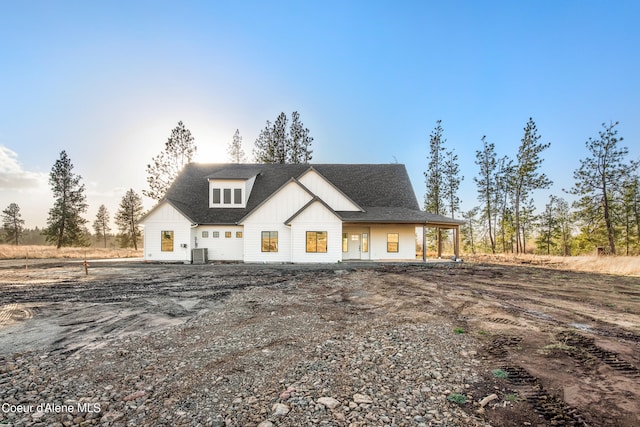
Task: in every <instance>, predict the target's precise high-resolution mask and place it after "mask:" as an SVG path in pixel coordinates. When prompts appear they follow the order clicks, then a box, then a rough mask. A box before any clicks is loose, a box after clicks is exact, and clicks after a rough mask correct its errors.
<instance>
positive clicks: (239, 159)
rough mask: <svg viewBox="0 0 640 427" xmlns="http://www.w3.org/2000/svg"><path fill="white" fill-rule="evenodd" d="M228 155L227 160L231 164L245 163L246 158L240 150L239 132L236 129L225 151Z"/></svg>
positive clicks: (240, 139)
mask: <svg viewBox="0 0 640 427" xmlns="http://www.w3.org/2000/svg"><path fill="white" fill-rule="evenodd" d="M227 153H228V154H229V160H230V161H231V163H246V162H247V156H246V155H245V154H244V150H243V149H242V137H241V136H240V130H239V129H236V133H234V134H233V140H232V141H231V143H230V144H229V148H228V149H227Z"/></svg>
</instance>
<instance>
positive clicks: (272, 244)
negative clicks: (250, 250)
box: [262, 231, 278, 252]
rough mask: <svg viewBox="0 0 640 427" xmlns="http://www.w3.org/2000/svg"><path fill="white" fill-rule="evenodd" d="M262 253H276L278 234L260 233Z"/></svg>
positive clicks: (272, 232)
mask: <svg viewBox="0 0 640 427" xmlns="http://www.w3.org/2000/svg"><path fill="white" fill-rule="evenodd" d="M262 252H278V232H277V231H263V232H262Z"/></svg>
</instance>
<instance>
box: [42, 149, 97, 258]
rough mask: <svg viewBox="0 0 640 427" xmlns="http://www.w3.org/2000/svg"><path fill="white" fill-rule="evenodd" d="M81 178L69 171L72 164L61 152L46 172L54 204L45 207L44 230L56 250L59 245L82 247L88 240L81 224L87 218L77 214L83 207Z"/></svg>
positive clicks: (80, 212) (85, 206) (84, 197)
mask: <svg viewBox="0 0 640 427" xmlns="http://www.w3.org/2000/svg"><path fill="white" fill-rule="evenodd" d="M81 179H82V177H81V176H80V175H77V174H75V173H73V164H71V160H70V159H69V156H67V152H66V151H62V152H61V153H60V158H59V159H58V160H56V162H55V164H54V165H53V168H52V169H51V173H49V185H51V189H52V190H53V197H54V198H55V203H54V205H53V208H51V209H50V210H49V218H48V219H47V224H48V227H47V228H46V229H45V230H44V234H45V236H46V239H47V242H51V243H54V244H55V245H56V247H57V248H58V249H60V248H61V247H62V246H86V245H88V243H89V242H88V241H87V236H86V229H85V227H84V225H85V224H86V223H87V220H86V219H84V218H82V217H81V216H80V214H82V213H84V212H85V211H86V210H87V203H86V196H85V194H84V190H85V188H84V184H80V180H81Z"/></svg>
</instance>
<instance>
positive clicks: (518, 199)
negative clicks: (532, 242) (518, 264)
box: [511, 118, 552, 253]
mask: <svg viewBox="0 0 640 427" xmlns="http://www.w3.org/2000/svg"><path fill="white" fill-rule="evenodd" d="M539 140H540V135H538V129H537V127H536V124H535V122H534V121H533V119H532V118H529V121H528V122H527V125H526V126H525V128H524V136H523V137H522V140H521V143H520V147H519V149H518V155H517V160H516V165H515V169H514V173H513V175H512V177H511V181H512V185H511V188H512V190H513V193H512V197H513V207H514V220H515V231H516V253H521V252H524V251H525V249H526V248H525V238H526V237H525V236H524V235H521V234H520V231H521V222H522V219H523V212H522V209H521V207H522V205H523V203H524V202H525V201H526V200H527V199H528V197H529V195H530V193H531V192H532V191H533V190H538V189H543V188H549V187H550V186H551V184H552V181H551V180H550V179H549V178H547V176H546V175H545V174H544V173H540V172H539V170H538V169H539V168H540V165H541V164H542V161H543V160H544V159H543V158H541V157H540V154H541V153H542V152H543V151H544V150H546V149H547V148H549V146H550V145H551V144H550V143H546V144H542V143H540V142H539Z"/></svg>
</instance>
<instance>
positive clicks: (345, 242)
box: [342, 233, 349, 252]
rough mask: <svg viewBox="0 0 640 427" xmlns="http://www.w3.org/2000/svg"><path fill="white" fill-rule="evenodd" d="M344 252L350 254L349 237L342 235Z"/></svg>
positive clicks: (345, 234)
mask: <svg viewBox="0 0 640 427" xmlns="http://www.w3.org/2000/svg"><path fill="white" fill-rule="evenodd" d="M342 252H349V235H348V234H347V233H342Z"/></svg>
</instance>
